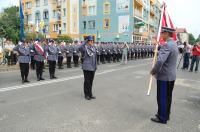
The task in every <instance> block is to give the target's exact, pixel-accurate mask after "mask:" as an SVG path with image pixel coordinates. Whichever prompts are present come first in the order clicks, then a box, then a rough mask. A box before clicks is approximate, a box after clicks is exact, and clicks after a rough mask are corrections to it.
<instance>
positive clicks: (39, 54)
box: [31, 40, 46, 81]
mask: <svg viewBox="0 0 200 132" xmlns="http://www.w3.org/2000/svg"><path fill="white" fill-rule="evenodd" d="M31 48H32V50H33V51H34V52H35V56H34V59H35V61H36V75H37V81H40V80H45V79H44V78H43V76H42V74H43V67H44V60H45V59H46V55H45V46H44V45H42V43H41V42H40V40H37V41H35V43H34V45H33V47H31Z"/></svg>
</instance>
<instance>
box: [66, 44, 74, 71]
mask: <svg viewBox="0 0 200 132" xmlns="http://www.w3.org/2000/svg"><path fill="white" fill-rule="evenodd" d="M65 51H66V58H67V68H72V66H71V60H72V56H73V47H72V44H71V43H70V44H69V43H68V44H67V45H66V46H65Z"/></svg>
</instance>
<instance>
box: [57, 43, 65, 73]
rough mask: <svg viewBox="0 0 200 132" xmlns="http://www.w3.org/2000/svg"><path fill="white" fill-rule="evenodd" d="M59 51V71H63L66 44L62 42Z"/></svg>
mask: <svg viewBox="0 0 200 132" xmlns="http://www.w3.org/2000/svg"><path fill="white" fill-rule="evenodd" d="M57 47H58V49H59V52H58V69H63V59H64V56H63V54H64V48H65V43H64V42H61V43H60V45H58V46H57Z"/></svg>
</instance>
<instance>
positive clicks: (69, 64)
mask: <svg viewBox="0 0 200 132" xmlns="http://www.w3.org/2000/svg"><path fill="white" fill-rule="evenodd" d="M71 59H72V57H67V68H71Z"/></svg>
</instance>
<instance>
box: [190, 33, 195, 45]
mask: <svg viewBox="0 0 200 132" xmlns="http://www.w3.org/2000/svg"><path fill="white" fill-rule="evenodd" d="M195 42H196V39H195V38H194V35H193V34H191V33H190V34H189V43H190V44H195Z"/></svg>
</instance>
